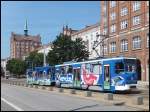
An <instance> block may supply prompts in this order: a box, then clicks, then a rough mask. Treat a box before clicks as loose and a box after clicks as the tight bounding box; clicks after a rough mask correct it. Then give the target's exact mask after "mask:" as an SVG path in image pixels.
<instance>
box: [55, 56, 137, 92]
mask: <svg viewBox="0 0 150 112" xmlns="http://www.w3.org/2000/svg"><path fill="white" fill-rule="evenodd" d="M55 78H56V86H57V87H69V88H81V89H90V88H96V90H100V91H111V92H114V91H126V90H131V89H132V88H134V87H136V84H137V59H136V58H128V57H116V58H104V59H96V60H89V61H84V62H70V63H64V64H60V65H55Z"/></svg>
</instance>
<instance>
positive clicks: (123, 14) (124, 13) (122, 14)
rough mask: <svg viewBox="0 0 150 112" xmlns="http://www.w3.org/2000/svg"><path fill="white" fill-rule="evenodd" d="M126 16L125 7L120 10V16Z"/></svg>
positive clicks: (126, 10)
mask: <svg viewBox="0 0 150 112" xmlns="http://www.w3.org/2000/svg"><path fill="white" fill-rule="evenodd" d="M127 14H128V8H127V7H124V8H122V9H121V11H120V15H121V16H125V15H127Z"/></svg>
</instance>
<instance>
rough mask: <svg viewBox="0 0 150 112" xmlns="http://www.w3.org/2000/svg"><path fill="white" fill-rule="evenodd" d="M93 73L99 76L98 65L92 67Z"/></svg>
mask: <svg viewBox="0 0 150 112" xmlns="http://www.w3.org/2000/svg"><path fill="white" fill-rule="evenodd" d="M92 71H93V73H94V74H99V73H100V65H93V70H92Z"/></svg>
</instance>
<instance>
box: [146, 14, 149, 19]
mask: <svg viewBox="0 0 150 112" xmlns="http://www.w3.org/2000/svg"><path fill="white" fill-rule="evenodd" d="M146 19H147V21H149V12H147V13H146Z"/></svg>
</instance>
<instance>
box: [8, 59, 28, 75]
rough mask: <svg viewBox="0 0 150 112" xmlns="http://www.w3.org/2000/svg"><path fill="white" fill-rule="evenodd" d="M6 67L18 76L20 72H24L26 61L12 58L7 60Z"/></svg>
mask: <svg viewBox="0 0 150 112" xmlns="http://www.w3.org/2000/svg"><path fill="white" fill-rule="evenodd" d="M6 69H7V70H8V71H9V72H10V73H13V74H16V75H17V76H18V77H19V76H20V75H21V74H25V71H26V63H25V61H22V60H20V59H12V60H9V61H8V62H7V65H6Z"/></svg>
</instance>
